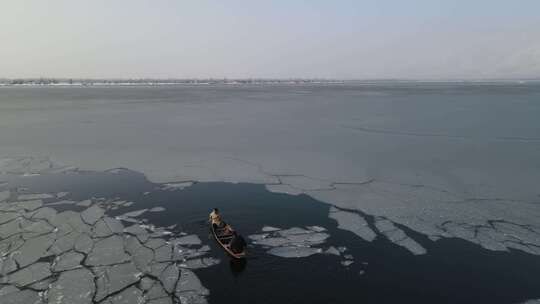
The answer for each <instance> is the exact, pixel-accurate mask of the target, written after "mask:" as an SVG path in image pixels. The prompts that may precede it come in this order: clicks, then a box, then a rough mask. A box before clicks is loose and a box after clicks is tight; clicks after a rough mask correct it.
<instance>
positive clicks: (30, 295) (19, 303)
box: [2, 289, 42, 304]
mask: <svg viewBox="0 0 540 304" xmlns="http://www.w3.org/2000/svg"><path fill="white" fill-rule="evenodd" d="M27 303H32V304H41V303H42V302H41V298H40V296H39V293H37V292H35V291H32V290H29V289H25V290H21V291H17V292H11V293H9V294H6V295H5V296H2V304H27Z"/></svg>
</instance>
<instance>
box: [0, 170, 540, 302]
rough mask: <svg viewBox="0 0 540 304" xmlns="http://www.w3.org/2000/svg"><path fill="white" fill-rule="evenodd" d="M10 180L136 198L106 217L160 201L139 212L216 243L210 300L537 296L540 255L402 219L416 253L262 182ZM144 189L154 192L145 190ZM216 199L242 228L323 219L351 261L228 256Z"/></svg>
mask: <svg viewBox="0 0 540 304" xmlns="http://www.w3.org/2000/svg"><path fill="white" fill-rule="evenodd" d="M16 187H27V188H28V192H33V193H43V192H60V191H67V192H70V195H69V196H67V197H66V199H71V200H83V199H88V198H90V197H105V198H111V199H112V198H119V199H122V200H129V201H134V202H136V203H135V204H134V205H132V206H131V207H128V208H121V209H120V210H116V211H114V212H112V211H111V213H109V215H116V214H122V213H125V212H128V211H132V210H137V209H141V208H146V207H153V206H163V207H165V208H166V209H167V211H165V212H157V213H146V214H145V215H144V216H143V217H145V218H147V219H148V220H149V221H150V222H151V223H153V224H155V225H159V226H168V225H172V224H179V225H180V228H181V230H183V231H186V232H188V233H195V234H198V235H199V237H200V238H201V239H202V240H203V243H205V244H209V245H210V246H211V247H212V252H211V255H212V256H214V257H218V258H220V259H221V260H222V263H220V264H219V265H217V266H213V267H210V268H206V269H200V270H196V273H197V275H198V276H199V277H200V279H201V281H202V282H203V284H204V285H205V286H206V287H207V288H209V289H210V292H211V295H210V302H211V303H396V302H406V303H472V302H480V303H516V302H522V301H524V300H526V299H531V298H540V285H539V278H540V257H538V256H534V255H530V254H526V253H523V252H520V251H515V250H512V251H510V252H495V251H489V250H485V249H483V248H481V247H479V246H477V245H475V244H472V243H469V242H466V241H463V240H459V239H442V240H438V241H431V240H429V239H427V238H426V237H423V236H422V235H418V234H416V233H414V232H413V231H410V230H408V229H407V228H405V227H400V228H402V229H404V230H405V232H406V233H407V234H408V235H410V236H412V237H413V238H414V239H415V240H417V241H418V242H419V243H421V245H422V246H424V247H425V248H426V249H427V251H428V254H426V255H422V256H414V255H412V254H411V253H409V252H408V251H406V250H405V249H403V248H401V247H398V246H396V245H394V244H392V243H390V242H389V241H387V240H385V239H382V238H378V239H376V240H375V241H374V242H372V243H368V242H365V241H363V240H361V239H360V238H358V237H357V236H355V235H354V234H352V233H350V232H347V231H342V230H338V229H337V228H336V222H335V221H333V220H331V219H329V218H328V217H327V214H328V209H329V205H326V204H323V203H321V202H318V201H316V200H313V199H312V198H310V197H308V196H306V195H300V196H291V195H286V194H276V193H271V192H268V191H267V190H266V189H265V188H264V186H262V185H255V184H230V183H198V184H195V185H193V186H191V187H188V188H186V189H184V190H175V191H166V190H160V185H158V184H153V183H150V182H149V181H148V180H147V179H146V178H145V177H144V176H143V175H142V174H139V173H137V172H133V171H129V170H123V171H121V172H120V173H116V174H113V173H109V172H78V173H67V174H56V175H43V176H34V177H17V178H12V179H10V181H9V184H8V185H7V186H5V187H4V188H16ZM0 190H1V189H0ZM147 191H148V192H150V194H148V195H143V193H144V192H147ZM56 207H61V206H56ZM213 207H218V208H220V209H221V210H222V214H223V215H224V217H225V218H226V220H227V221H229V222H230V223H232V224H233V225H234V226H235V228H236V229H237V230H239V231H240V232H241V233H242V234H244V235H246V236H247V235H249V234H253V233H256V232H258V231H259V230H260V229H261V228H262V227H263V225H271V226H277V227H283V228H288V227H293V226H306V225H320V226H324V227H326V228H327V229H328V230H329V233H330V234H331V237H330V238H329V240H328V242H327V243H326V246H329V245H334V246H347V248H348V252H347V253H349V254H352V255H353V256H354V259H355V263H354V264H352V265H351V266H349V267H348V268H345V267H343V266H342V265H340V263H339V262H340V261H341V258H339V257H337V256H333V255H314V256H311V257H307V258H300V259H285V258H280V257H275V256H271V255H268V254H266V253H265V252H264V251H263V250H262V249H257V248H256V247H255V248H250V257H249V259H247V262H246V263H245V264H238V263H233V262H232V261H230V260H229V258H228V257H227V256H226V255H225V254H224V252H223V251H222V250H221V249H220V248H219V247H218V246H217V244H215V243H214V241H213V240H212V239H209V237H208V228H207V225H206V218H207V214H208V212H209V210H210V209H211V208H213ZM62 208H80V207H76V206H72V205H69V206H68V207H65V206H64V207H62ZM364 216H365V215H364ZM366 218H368V219H370V218H369V216H366ZM361 272H364V273H363V274H360V273H361Z"/></svg>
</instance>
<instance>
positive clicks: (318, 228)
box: [306, 226, 326, 232]
mask: <svg viewBox="0 0 540 304" xmlns="http://www.w3.org/2000/svg"><path fill="white" fill-rule="evenodd" d="M306 228H307V229H309V230H312V231H315V232H323V231H326V228H324V227H321V226H307V227H306Z"/></svg>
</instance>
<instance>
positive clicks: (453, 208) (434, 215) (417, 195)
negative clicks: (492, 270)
mask: <svg viewBox="0 0 540 304" xmlns="http://www.w3.org/2000/svg"><path fill="white" fill-rule="evenodd" d="M336 188H337V189H338V190H339V191H334V190H329V191H325V190H321V191H309V192H308V194H309V195H311V196H313V197H314V198H316V199H318V200H322V201H328V200H333V202H334V204H335V205H336V206H338V207H341V208H347V209H352V210H360V211H362V212H364V213H366V214H369V215H373V216H382V217H384V218H386V219H388V220H390V221H392V222H394V223H397V224H401V225H404V226H406V227H408V228H411V229H413V230H415V231H417V232H420V233H423V234H425V235H428V236H431V237H434V238H437V237H458V238H462V239H465V240H468V241H471V242H474V243H477V244H479V245H481V246H483V247H484V248H486V249H489V250H505V248H506V247H511V248H515V249H519V250H523V251H526V252H528V253H532V254H540V250H539V248H540V226H539V225H535V224H534V223H536V222H537V218H538V217H540V208H538V205H537V204H534V203H530V202H526V201H508V200H505V199H495V198H492V199H489V198H487V199H482V200H471V199H466V198H459V197H458V196H457V195H455V194H452V193H450V192H448V191H447V190H445V189H440V188H438V187H432V186H429V185H403V184H395V183H389V182H377V181H374V182H372V183H369V184H365V185H336ZM330 215H332V213H330ZM493 221H502V222H503V223H502V224H500V225H499V226H498V225H497V224H493V225H492V224H490V223H491V222H493ZM338 222H339V220H338ZM505 223H506V226H505V227H501V226H502V225H503V224H505ZM478 227H482V229H478ZM510 230H511V231H513V233H512V234H509V233H508V232H509V231H510ZM516 238H518V242H517V243H516V242H514V241H516ZM409 245H410V246H414V244H412V243H411V244H409ZM409 245H408V246H409Z"/></svg>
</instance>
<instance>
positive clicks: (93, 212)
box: [81, 205, 105, 225]
mask: <svg viewBox="0 0 540 304" xmlns="http://www.w3.org/2000/svg"><path fill="white" fill-rule="evenodd" d="M104 214H105V210H103V209H101V208H100V207H99V206H97V205H94V206H92V207H90V208H88V209H86V210H84V211H83V212H81V218H82V220H83V221H84V222H85V223H87V224H89V225H94V224H95V223H96V222H97V221H98V220H99V219H100V218H101V217H102V216H103V215H104Z"/></svg>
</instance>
